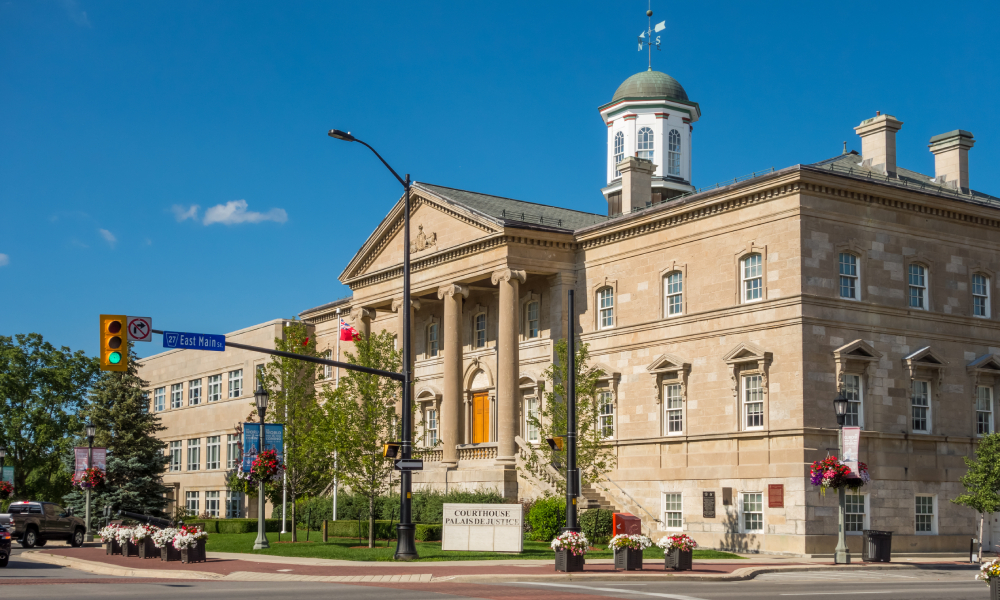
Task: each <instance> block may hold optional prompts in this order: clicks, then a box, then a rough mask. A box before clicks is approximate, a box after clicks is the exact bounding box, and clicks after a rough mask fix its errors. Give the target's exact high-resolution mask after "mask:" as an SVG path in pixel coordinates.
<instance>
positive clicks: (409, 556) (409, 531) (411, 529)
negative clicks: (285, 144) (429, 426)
mask: <svg viewBox="0 0 1000 600" xmlns="http://www.w3.org/2000/svg"><path fill="white" fill-rule="evenodd" d="M327 135H329V136H330V137H332V138H334V139H336V140H342V141H345V142H358V143H359V144H361V145H363V146H365V147H366V148H368V149H369V150H371V151H372V153H373V154H375V156H376V157H378V159H379V160H380V161H382V164H383V165H385V168H387V169H389V172H390V173H392V175H393V177H395V178H396V180H397V181H399V183H400V184H402V186H403V189H404V195H403V339H402V342H403V352H402V354H403V356H402V358H403V380H402V382H401V383H402V388H403V389H402V392H403V401H402V410H403V415H402V416H403V418H402V426H403V431H402V443H401V444H400V445H401V446H402V448H400V451H401V452H400V458H403V459H408V458H411V457H412V456H413V447H412V443H413V409H412V406H411V403H412V399H411V398H410V390H411V389H412V387H413V372H412V370H411V368H410V365H411V356H410V174H409V173H407V174H406V178H405V179H404V178H402V177H400V176H399V173H396V171H395V170H394V169H393V168H392V167H390V166H389V163H387V162H385V159H384V158H382V155H381V154H379V153H378V152H377V151H376V150H375V148H372V147H371V146H369V145H368V144H366V143H365V142H363V141H361V140H359V139H358V138H356V137H354V136H353V135H351V132H349V131H341V130H339V129H331V130H330V131H329V133H328V134H327ZM399 487H400V490H399V523H398V524H397V525H396V554H395V559H396V560H413V559H415V558H419V555H418V554H417V544H416V541H415V539H414V533H415V531H416V527H415V526H414V525H413V522H412V521H413V519H412V513H411V506H412V505H411V501H410V494H411V491H412V473H411V472H410V471H400V474H399Z"/></svg>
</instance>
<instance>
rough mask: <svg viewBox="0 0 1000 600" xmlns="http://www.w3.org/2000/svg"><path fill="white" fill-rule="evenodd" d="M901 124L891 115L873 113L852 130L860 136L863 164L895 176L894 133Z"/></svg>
mask: <svg viewBox="0 0 1000 600" xmlns="http://www.w3.org/2000/svg"><path fill="white" fill-rule="evenodd" d="M902 126H903V122H902V121H900V120H898V119H896V117H894V116H892V115H883V114H881V113H875V117H874V118H872V119H866V120H864V121H862V122H861V124H860V125H858V126H857V127H855V128H854V131H856V132H858V135H859V136H861V157H862V159H863V160H864V162H865V164H867V165H868V166H870V167H872V168H873V169H877V170H879V171H882V172H883V173H886V174H888V175H893V176H895V175H896V132H897V131H899V129H900V128H901V127H902Z"/></svg>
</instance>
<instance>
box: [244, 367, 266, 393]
mask: <svg viewBox="0 0 1000 600" xmlns="http://www.w3.org/2000/svg"><path fill="white" fill-rule="evenodd" d="M253 374H254V380H253V388H252V389H251V390H250V392H251V393H253V392H255V391H257V388H258V387H260V386H263V385H264V365H257V367H256V368H254V370H253ZM241 387H242V386H241Z"/></svg>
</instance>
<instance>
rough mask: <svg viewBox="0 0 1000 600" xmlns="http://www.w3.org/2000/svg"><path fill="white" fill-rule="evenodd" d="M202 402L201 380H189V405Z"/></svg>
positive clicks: (196, 404)
mask: <svg viewBox="0 0 1000 600" xmlns="http://www.w3.org/2000/svg"><path fill="white" fill-rule="evenodd" d="M199 404H201V380H200V379H192V380H191V381H189V382H188V406H198V405H199Z"/></svg>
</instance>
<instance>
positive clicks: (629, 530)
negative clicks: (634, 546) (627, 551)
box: [611, 513, 642, 535]
mask: <svg viewBox="0 0 1000 600" xmlns="http://www.w3.org/2000/svg"><path fill="white" fill-rule="evenodd" d="M611 525H612V527H614V534H615V535H618V534H619V533H624V534H625V535H640V534H642V521H640V520H639V517H637V516H635V515H633V514H631V513H615V514H614V515H612V517H611Z"/></svg>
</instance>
